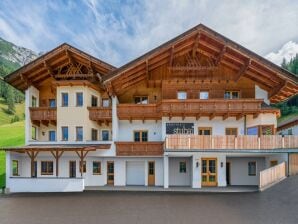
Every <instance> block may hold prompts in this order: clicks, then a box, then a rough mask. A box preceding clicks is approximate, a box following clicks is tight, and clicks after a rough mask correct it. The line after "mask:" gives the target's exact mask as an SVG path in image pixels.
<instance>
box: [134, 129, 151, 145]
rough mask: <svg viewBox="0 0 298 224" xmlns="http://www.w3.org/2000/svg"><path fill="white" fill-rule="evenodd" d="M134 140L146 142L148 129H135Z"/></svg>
mask: <svg viewBox="0 0 298 224" xmlns="http://www.w3.org/2000/svg"><path fill="white" fill-rule="evenodd" d="M134 141H135V142H148V131H135V132H134Z"/></svg>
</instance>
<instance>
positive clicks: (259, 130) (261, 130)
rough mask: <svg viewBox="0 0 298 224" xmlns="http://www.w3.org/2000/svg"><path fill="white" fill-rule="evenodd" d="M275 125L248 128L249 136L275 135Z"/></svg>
mask: <svg viewBox="0 0 298 224" xmlns="http://www.w3.org/2000/svg"><path fill="white" fill-rule="evenodd" d="M273 134H274V125H259V126H254V127H249V128H247V135H258V136H260V135H273Z"/></svg>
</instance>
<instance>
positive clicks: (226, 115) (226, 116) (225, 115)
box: [222, 113, 229, 121]
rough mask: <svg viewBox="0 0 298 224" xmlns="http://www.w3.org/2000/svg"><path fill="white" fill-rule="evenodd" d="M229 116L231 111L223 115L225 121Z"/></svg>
mask: <svg viewBox="0 0 298 224" xmlns="http://www.w3.org/2000/svg"><path fill="white" fill-rule="evenodd" d="M228 117H229V113H226V114H224V115H223V117H222V119H223V121H225V120H226V119H227V118H228Z"/></svg>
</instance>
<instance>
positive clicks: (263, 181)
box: [259, 162, 286, 190]
mask: <svg viewBox="0 0 298 224" xmlns="http://www.w3.org/2000/svg"><path fill="white" fill-rule="evenodd" d="M285 177H286V163H285V162H283V163H280V164H278V165H276V166H273V167H270V168H268V169H266V170H263V171H261V172H260V183H259V188H260V189H261V190H262V189H264V188H266V187H268V186H270V185H272V184H274V183H277V182H279V181H281V180H283V179H284V178H285Z"/></svg>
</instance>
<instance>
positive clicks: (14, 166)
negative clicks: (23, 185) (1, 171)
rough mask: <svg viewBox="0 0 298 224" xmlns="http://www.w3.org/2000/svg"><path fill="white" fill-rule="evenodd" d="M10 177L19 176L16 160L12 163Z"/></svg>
mask: <svg viewBox="0 0 298 224" xmlns="http://www.w3.org/2000/svg"><path fill="white" fill-rule="evenodd" d="M12 175H13V176H19V161H18V160H13V161H12Z"/></svg>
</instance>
